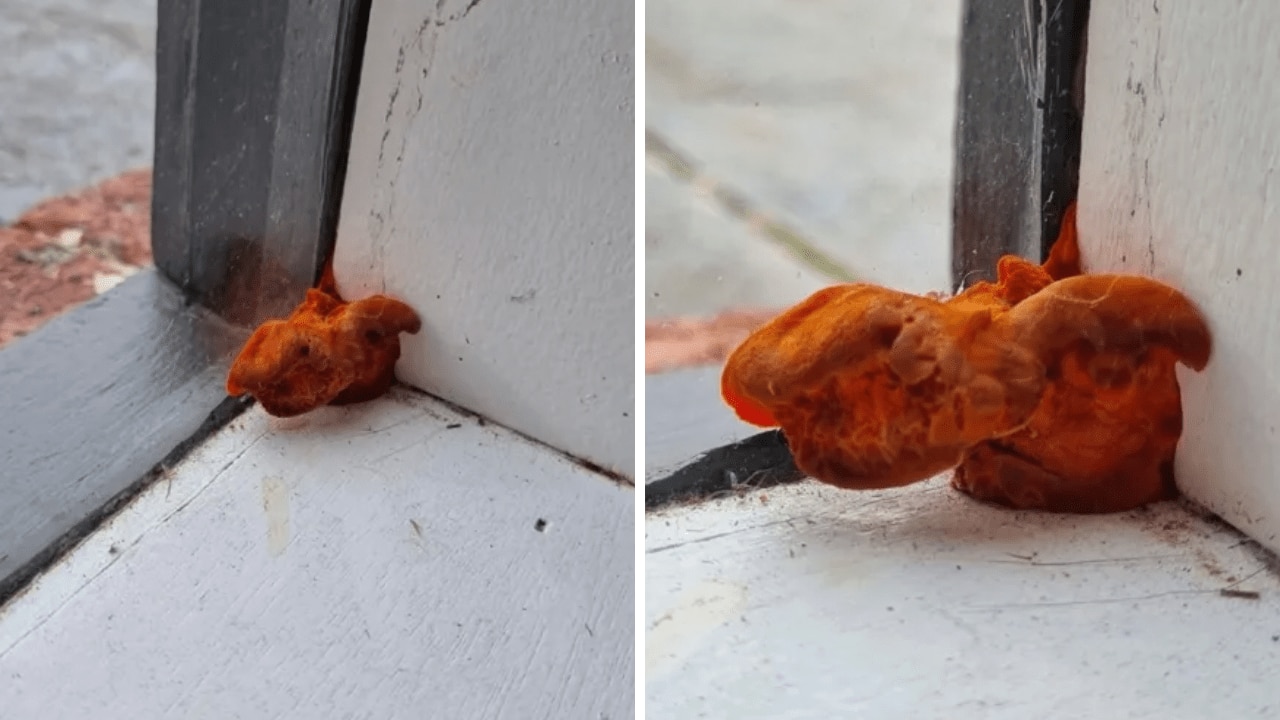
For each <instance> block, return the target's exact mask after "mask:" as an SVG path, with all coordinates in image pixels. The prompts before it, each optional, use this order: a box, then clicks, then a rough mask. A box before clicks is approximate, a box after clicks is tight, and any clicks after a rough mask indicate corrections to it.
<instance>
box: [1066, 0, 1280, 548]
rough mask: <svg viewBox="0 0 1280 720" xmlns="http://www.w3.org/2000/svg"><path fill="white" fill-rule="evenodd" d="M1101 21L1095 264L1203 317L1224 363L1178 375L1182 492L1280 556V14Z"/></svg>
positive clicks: (1183, 9) (1171, 6)
mask: <svg viewBox="0 0 1280 720" xmlns="http://www.w3.org/2000/svg"><path fill="white" fill-rule="evenodd" d="M1091 12H1092V16H1091V18H1090V22H1089V49H1088V53H1089V55H1088V71H1087V81H1086V108H1085V114H1084V118H1085V120H1084V137H1083V148H1084V153H1083V158H1082V166H1081V180H1080V208H1081V209H1080V232H1081V235H1082V245H1083V253H1084V259H1085V264H1086V266H1087V269H1088V270H1090V271H1093V272H1103V271H1121V272H1134V273H1141V274H1149V275H1153V276H1155V277H1156V278H1159V279H1161V280H1164V281H1167V282H1170V283H1172V284H1173V285H1174V286H1176V287H1178V288H1180V289H1182V290H1184V291H1185V292H1187V294H1188V295H1190V296H1191V297H1192V298H1193V299H1195V301H1196V302H1197V303H1198V304H1199V305H1200V306H1201V307H1202V308H1203V309H1204V311H1205V313H1206V314H1207V315H1208V317H1209V320H1210V325H1211V328H1212V331H1213V335H1214V343H1215V346H1214V356H1213V358H1212V360H1211V361H1210V364H1209V367H1208V369H1207V370H1206V372H1204V373H1203V374H1200V375H1197V374H1195V373H1191V372H1180V374H1179V377H1180V379H1181V383H1182V388H1183V407H1184V417H1185V429H1184V431H1183V436H1182V441H1181V443H1180V444H1179V446H1178V454H1177V466H1176V472H1177V478H1178V484H1179V485H1180V486H1181V487H1182V489H1183V490H1184V491H1185V492H1186V493H1187V494H1188V495H1190V496H1192V497H1194V498H1195V499H1196V500H1198V501H1199V502H1201V503H1203V504H1205V505H1206V506H1208V507H1210V508H1212V509H1213V510H1214V511H1215V512H1217V513H1219V514H1220V515H1222V516H1223V517H1225V518H1226V519H1228V520H1229V521H1230V522H1231V523H1233V524H1234V525H1236V526H1237V527H1239V528H1240V529H1242V530H1244V531H1245V532H1246V533H1248V534H1250V535H1252V536H1253V537H1255V538H1257V539H1258V540H1260V541H1261V542H1263V543H1264V544H1266V545H1267V546H1269V547H1270V548H1271V549H1273V550H1280V482H1277V477H1276V468H1277V467H1280V441H1278V436H1277V433H1276V428H1277V425H1280V333H1277V332H1276V329H1277V324H1276V323H1277V318H1280V292H1277V291H1276V285H1275V278H1274V275H1275V270H1276V269H1277V268H1280V242H1278V241H1277V237H1280V184H1277V183H1278V181H1277V178H1276V176H1275V171H1276V168H1277V166H1278V159H1280V85H1277V84H1276V82H1275V79H1276V78H1277V77H1280V35H1277V34H1276V32H1275V28H1276V27H1277V25H1278V24H1280V4H1276V3H1265V2H1247V3H1226V4H1219V3H1195V2H1191V3H1185V2H1184V3H1171V2H1159V3H1152V2H1149V0H1116V1H1115V2H1106V3H1094V4H1093V9H1092V11H1091Z"/></svg>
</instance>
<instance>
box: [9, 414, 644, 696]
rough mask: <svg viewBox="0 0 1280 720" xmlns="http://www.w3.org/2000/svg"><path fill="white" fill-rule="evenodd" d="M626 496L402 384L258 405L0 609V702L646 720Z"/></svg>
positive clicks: (627, 491)
mask: <svg viewBox="0 0 1280 720" xmlns="http://www.w3.org/2000/svg"><path fill="white" fill-rule="evenodd" d="M454 425H456V427H452V426H454ZM634 494H635V493H634V491H633V490H632V489H631V488H627V487H621V486H619V485H617V484H615V483H613V482H611V481H609V480H606V479H604V478H602V477H601V476H599V475H596V474H593V473H590V472H587V471H586V470H583V469H582V468H580V467H578V466H577V465H575V464H574V463H572V462H570V461H569V460H567V459H565V458H563V457H562V456H560V455H558V454H556V453H553V452H552V451H550V450H547V449H546V448H544V447H541V446H537V445H534V444H532V443H529V442H527V441H524V440H522V439H520V438H518V437H516V436H514V435H513V434H512V433H510V432H509V431H506V430H503V429H501V428H497V427H495V426H493V425H487V426H480V425H479V424H478V423H477V420H476V418H474V417H471V416H465V415H460V414H458V413H456V412H454V411H452V410H450V409H448V408H447V407H445V406H443V405H442V404H440V403H438V402H436V401H432V400H429V399H427V398H424V397H422V396H419V395H414V394H410V393H408V392H406V391H394V392H393V393H392V395H391V396H389V397H388V398H384V399H382V400H379V401H376V402H373V403H369V404H365V405H358V406H352V407H349V408H347V409H335V408H325V409H321V410H318V411H316V412H315V413H313V414H310V415H307V416H304V417H302V418H297V419H294V420H291V421H281V420H275V419H271V418H268V417H267V416H266V415H264V414H263V413H262V412H261V411H260V410H257V409H255V410H252V411H250V412H249V413H248V414H246V415H245V416H243V417H242V418H240V419H238V420H236V421H235V422H234V423H233V424H232V426H231V427H229V428H228V429H225V430H223V431H222V432H221V433H219V434H218V435H217V436H215V437H214V438H213V439H212V440H210V441H209V442H207V443H205V444H204V445H202V446H201V447H200V448H198V449H197V450H196V451H195V452H194V453H193V455H192V456H190V457H189V458H188V460H187V461H185V462H184V463H183V464H182V465H180V466H179V467H178V468H177V469H176V470H174V471H173V473H172V475H171V477H170V478H168V479H167V480H161V481H159V482H157V483H156V484H155V485H154V486H152V487H151V488H150V489H149V490H148V491H147V492H146V493H145V494H144V495H142V496H141V497H140V498H139V499H138V500H137V501H135V502H134V503H133V504H131V505H130V506H128V507H127V508H126V509H125V510H123V511H122V512H121V513H119V514H118V515H116V516H115V517H114V518H112V519H111V520H110V521H109V522H108V523H107V524H106V526H105V527H103V528H102V529H101V530H99V531H98V532H96V533H94V534H93V535H92V536H91V537H90V538H89V539H88V540H86V541H85V542H84V543H83V544H81V545H80V546H79V547H78V548H76V549H75V550H74V551H73V552H72V553H71V554H70V556H69V557H67V558H66V559H65V560H63V561H62V562H60V563H58V564H57V565H56V566H55V567H54V568H52V569H51V570H49V571H48V572H47V573H46V574H45V575H43V576H42V577H41V578H39V579H38V580H37V581H36V582H35V583H34V584H33V585H32V586H30V587H29V588H28V589H27V590H26V591H25V593H24V594H22V595H21V596H19V597H18V598H16V599H15V600H13V601H12V602H10V603H9V604H8V605H7V606H6V607H4V608H3V610H0V678H3V679H4V680H3V682H0V717H3V718H5V720H25V719H26V718H32V719H35V718H40V719H42V720H43V719H45V718H85V717H106V718H165V717H171V718H218V719H219V720H221V719H223V718H308V719H309V718H379V719H381V718H424V717H429V718H512V719H520V720H525V719H527V718H557V719H558V718H585V719H588V720H599V719H600V718H613V720H621V719H622V718H629V717H632V712H633V703H634V647H633V645H634V642H633V640H634V621H633V618H634V615H633V613H634V600H633V598H634V589H633V572H634V570H633V567H634V559H633V558H634V555H633V547H634V545H633V543H634V524H633V523H634V520H633V518H634V515H633V508H634ZM539 518H542V519H544V520H545V521H546V526H545V528H544V529H543V531H538V530H537V529H536V528H535V524H536V523H537V521H538V519H539Z"/></svg>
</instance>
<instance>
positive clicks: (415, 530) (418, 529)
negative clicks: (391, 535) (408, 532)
mask: <svg viewBox="0 0 1280 720" xmlns="http://www.w3.org/2000/svg"><path fill="white" fill-rule="evenodd" d="M409 527H411V528H413V534H414V535H417V536H418V537H419V538H421V537H422V526H421V525H419V524H418V521H417V520H414V519H413V518H409Z"/></svg>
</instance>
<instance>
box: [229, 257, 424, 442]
mask: <svg viewBox="0 0 1280 720" xmlns="http://www.w3.org/2000/svg"><path fill="white" fill-rule="evenodd" d="M421 326H422V323H421V321H420V319H419V318H418V314H417V313H415V312H414V311H413V308H410V307H409V306H408V305H406V304H404V303H402V302H400V301H399V300H395V299H393V298H390V297H387V296H385V295H374V296H372V297H368V298H365V299H363V300H356V301H354V302H345V301H343V300H342V298H340V297H339V296H338V293H337V290H336V287H335V285H334V283H333V274H332V270H331V269H330V268H326V270H325V276H324V279H323V280H322V281H321V283H320V287H319V288H312V289H310V290H308V291H307V296H306V299H304V300H303V301H302V304H300V305H299V306H298V307H297V308H296V309H294V311H293V312H292V313H291V314H290V315H289V317H288V318H286V319H284V320H268V321H267V322H265V323H263V324H262V325H261V326H259V327H258V329H257V330H255V331H254V333H253V335H252V336H250V338H249V340H248V342H246V343H245V346H244V348H243V349H242V350H241V351H240V354H239V355H238V356H237V357H236V360H235V362H234V363H232V365H231V371H230V373H229V374H228V376H227V392H228V393H230V394H231V395H243V394H245V393H249V394H251V395H253V396H254V397H255V398H256V399H257V400H258V402H259V403H261V404H262V407H263V409H264V410H266V411H267V412H268V413H270V414H272V415H275V416H277V417H291V416H294V415H301V414H302V413H305V412H308V411H310V410H314V409H315V408H318V407H320V406H322V405H343V404H347V403H355V402H363V401H365V400H372V399H374V398H376V397H379V396H380V395H382V394H383V393H385V392H386V391H387V390H388V389H389V388H390V387H391V383H392V382H394V381H395V364H396V361H397V360H398V359H399V358H400V333H402V332H408V333H416V332H418V330H419V329H421Z"/></svg>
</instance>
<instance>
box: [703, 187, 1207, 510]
mask: <svg viewBox="0 0 1280 720" xmlns="http://www.w3.org/2000/svg"><path fill="white" fill-rule="evenodd" d="M1209 353H1210V339H1209V330H1208V327H1207V325H1206V323H1205V320H1204V317H1203V316H1202V315H1201V314H1200V312H1199V311H1198V310H1197V309H1196V307H1195V306H1194V305H1193V304H1192V303H1191V301H1190V300H1188V299H1187V298H1186V296H1184V295H1183V294H1182V293H1180V292H1178V291H1177V290H1175V289H1174V288H1172V287H1169V286H1168V285H1164V284H1162V283H1160V282H1157V281H1155V280H1152V279H1150V278H1145V277H1140V276H1131V275H1087V274H1082V273H1081V266H1080V252H1079V245H1078V242H1077V237H1076V232H1075V208H1074V207H1072V208H1071V209H1069V210H1068V212H1067V214H1066V217H1065V218H1064V221H1063V227H1062V232H1061V234H1060V236H1059V238H1058V240H1057V242H1056V243H1055V244H1054V247H1053V250H1052V252H1051V254H1050V257H1049V260H1048V261H1046V262H1045V263H1044V265H1035V264H1033V263H1031V262H1028V261H1026V260H1023V259H1021V258H1018V257H1014V256H1006V257H1004V258H1001V260H1000V262H999V264H998V265H997V280H996V282H994V283H987V282H982V283H977V284H975V285H974V286H973V287H970V288H968V289H967V290H965V291H964V292H962V293H960V294H959V295H957V296H955V297H953V298H950V299H948V300H937V299H933V298H926V297H919V296H915V295H910V294H907V293H903V292H898V291H895V290H890V289H887V288H883V287H878V286H875V285H867V284H850V285H838V286H834V287H829V288H825V289H823V290H820V291H819V292H817V293H815V294H814V295H812V296H810V297H809V298H808V299H806V300H804V301H803V302H801V303H800V304H799V305H796V306H795V307H793V308H791V309H789V310H787V311H786V312H784V313H782V314H781V315H779V316H778V317H776V318H774V319H773V320H772V321H770V322H769V323H767V324H766V325H764V326H763V327H761V328H760V329H759V330H757V331H756V332H755V333H753V334H752V335H751V336H749V337H748V338H747V339H746V340H745V341H744V342H743V343H742V344H741V345H740V346H739V347H738V348H737V349H736V350H735V351H734V352H733V354H732V355H730V357H729V360H728V361H727V362H726V364H725V369H724V373H723V375H722V378H721V389H722V393H723V395H724V398H725V400H726V402H728V403H729V405H730V406H731V407H733V408H734V410H735V411H736V412H737V413H738V415H739V417H741V418H742V419H743V420H745V421H747V422H750V423H753V424H756V425H762V426H780V427H781V428H782V430H783V433H784V434H785V435H786V437H787V441H788V443H789V444H790V445H791V448H792V451H793V452H794V454H795V458H796V464H797V465H798V466H799V467H800V468H801V469H802V470H804V471H805V472H807V473H809V474H810V475H812V476H813V477H815V478H817V479H818V480H822V481H824V482H828V483H831V484H833V485H837V486H840V487H845V488H850V489H870V488H885V487H895V486H901V485H906V484H909V483H913V482H918V481H921V480H925V479H927V478H929V477H931V476H934V475H936V474H938V473H940V472H944V471H946V470H949V469H953V468H954V469H955V475H954V479H953V481H952V485H953V486H954V487H956V488H957V489H959V490H961V491H963V492H966V493H968V494H970V495H972V496H974V497H976V498H979V499H982V500H985V501H988V502H994V503H999V504H1002V505H1007V506H1010V507H1015V508H1023V509H1040V510H1049V511H1057V512H1116V511H1120V510H1126V509H1130V508H1133V507H1136V506H1139V505H1142V504H1145V503H1148V502H1151V501H1154V500H1159V499H1162V498H1167V497H1171V496H1172V495H1173V494H1174V493H1175V489H1174V484H1173V476H1172V474H1173V471H1172V468H1173V454H1174V450H1175V447H1176V445H1177V441H1178V438H1179V436H1180V435H1181V432H1182V409H1181V398H1180V394H1179V389H1178V381H1177V376H1176V374H1175V371H1174V368H1175V365H1176V364H1177V363H1178V362H1182V363H1184V364H1186V365H1188V366H1189V367H1191V368H1193V369H1195V370H1202V369H1203V368H1204V366H1205V364H1206V363H1207V362H1208V360H1209Z"/></svg>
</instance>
